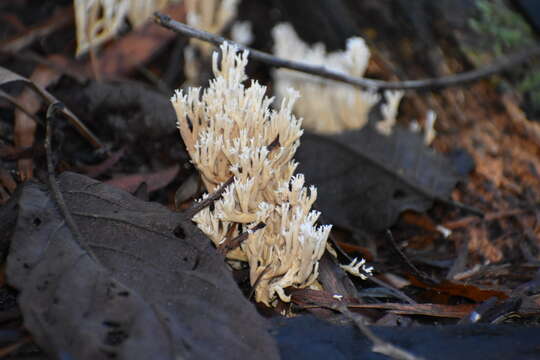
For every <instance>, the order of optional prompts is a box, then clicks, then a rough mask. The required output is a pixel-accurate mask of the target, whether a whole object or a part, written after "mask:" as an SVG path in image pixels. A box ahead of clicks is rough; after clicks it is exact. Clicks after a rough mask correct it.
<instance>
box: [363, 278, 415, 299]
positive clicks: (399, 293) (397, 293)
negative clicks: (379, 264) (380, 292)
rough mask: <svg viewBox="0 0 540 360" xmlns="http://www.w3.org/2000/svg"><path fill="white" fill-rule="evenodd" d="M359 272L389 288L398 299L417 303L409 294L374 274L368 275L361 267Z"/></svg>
mask: <svg viewBox="0 0 540 360" xmlns="http://www.w3.org/2000/svg"><path fill="white" fill-rule="evenodd" d="M360 272H362V274H363V275H364V276H365V277H367V278H368V279H369V280H371V281H373V282H374V283H375V284H377V285H379V286H382V287H384V288H386V289H388V290H390V291H391V292H392V293H393V294H394V295H395V296H396V297H397V298H398V299H401V300H403V301H405V302H408V303H409V304H413V305H414V304H418V303H417V302H416V301H414V300H413V299H411V298H410V297H409V296H407V295H406V294H405V293H404V292H403V291H401V290H399V289H396V288H395V287H393V286H392V285H390V284H387V283H385V282H384V281H382V280H379V279H377V278H376V277H375V276H373V275H370V274H368V273H365V272H363V271H362V269H360Z"/></svg>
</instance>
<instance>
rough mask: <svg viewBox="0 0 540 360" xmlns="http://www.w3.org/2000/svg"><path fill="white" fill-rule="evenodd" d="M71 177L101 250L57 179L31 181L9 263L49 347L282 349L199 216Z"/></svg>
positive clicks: (173, 353)
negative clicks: (57, 194)
mask: <svg viewBox="0 0 540 360" xmlns="http://www.w3.org/2000/svg"><path fill="white" fill-rule="evenodd" d="M60 187H61V189H62V193H63V195H64V197H65V199H66V202H67V204H68V207H69V209H70V211H71V212H72V214H73V215H74V217H75V220H76V222H77V224H78V226H79V228H80V230H81V233H82V235H83V238H84V239H85V241H86V243H87V244H88V245H89V246H90V247H91V249H92V250H93V252H94V253H95V254H96V257H97V259H98V261H94V260H93V259H92V257H91V256H89V254H88V253H86V252H85V251H84V250H83V249H82V248H81V247H80V246H79V245H78V244H77V242H76V241H75V240H74V236H73V234H72V233H71V231H70V230H69V228H68V227H67V226H66V223H65V220H64V219H63V217H62V216H61V215H60V213H59V211H58V210H57V208H56V205H55V202H54V201H53V200H52V199H51V197H50V196H49V194H48V192H47V189H46V187H44V186H42V185H38V184H27V185H25V187H24V189H23V191H22V193H21V196H20V198H19V204H18V205H19V213H18V219H17V224H16V228H15V232H14V235H13V237H12V242H11V249H10V254H9V256H8V263H7V277H8V281H9V283H10V284H11V285H12V286H14V287H15V288H17V289H18V290H19V291H20V296H19V304H20V307H21V310H22V313H23V316H24V323H25V326H26V327H27V329H28V330H29V331H30V332H31V333H32V335H33V336H34V338H35V340H36V342H37V343H38V344H39V345H40V346H42V347H43V348H44V349H45V350H47V352H48V353H49V354H51V355H53V356H55V357H56V358H73V359H105V358H112V357H114V358H119V359H180V358H182V359H194V358H196V359H218V358H219V359H238V358H257V359H275V358H278V353H277V350H276V346H275V343H274V341H273V339H272V338H271V337H270V335H269V334H268V333H267V331H266V324H265V322H264V321H263V319H261V318H260V316H259V315H258V314H257V313H256V311H255V309H254V307H253V306H252V305H251V304H250V303H249V302H248V301H247V300H246V299H245V298H244V297H243V296H242V294H241V292H240V290H239V289H238V288H237V286H236V284H235V282H234V281H233V279H232V277H231V274H230V273H229V270H228V269H227V268H226V266H225V264H224V262H223V258H222V257H220V256H219V255H218V254H217V253H216V251H215V250H214V249H213V248H212V245H211V244H210V241H209V240H208V239H207V238H205V237H204V235H203V234H202V233H201V232H199V231H198V229H197V228H196V227H195V226H194V225H193V224H192V223H191V221H190V220H189V219H186V218H185V217H184V216H183V215H182V214H179V213H173V212H171V211H169V210H168V209H166V208H164V207H163V206H161V205H159V204H154V203H148V202H143V201H140V200H138V199H136V198H134V197H133V196H131V195H130V194H128V193H126V192H123V191H121V190H117V189H115V188H112V187H110V186H108V185H104V184H102V183H100V182H97V181H94V180H91V179H89V178H87V177H84V176H82V175H76V174H73V173H64V174H63V175H61V176H60ZM178 225H180V227H179V228H177V230H176V231H175V228H176V227H177V226H178ZM175 234H176V235H175ZM66 356H67V357H66Z"/></svg>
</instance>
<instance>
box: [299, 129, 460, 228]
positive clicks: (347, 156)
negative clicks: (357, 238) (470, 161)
mask: <svg viewBox="0 0 540 360" xmlns="http://www.w3.org/2000/svg"><path fill="white" fill-rule="evenodd" d="M296 159H297V160H298V161H299V162H300V166H299V171H300V172H303V173H304V174H306V178H307V179H308V180H309V182H311V183H313V184H315V185H316V186H317V188H318V198H317V207H318V208H319V209H320V210H322V211H323V214H324V217H325V219H324V220H325V221H327V222H331V223H333V224H336V225H338V226H341V227H344V228H349V229H353V230H359V231H380V230H383V229H386V228H388V227H389V226H391V225H392V224H393V223H394V222H395V221H396V219H397V217H398V215H399V214H400V213H401V212H402V211H404V210H408V209H411V210H416V211H424V210H426V209H428V208H429V207H431V205H432V202H433V200H434V199H441V200H444V199H447V198H448V197H449V196H450V192H451V191H452V189H453V188H454V186H455V185H456V183H457V181H458V180H459V178H460V177H459V176H458V174H457V171H456V170H455V169H454V167H453V166H452V163H451V162H450V161H449V160H448V159H446V158H444V157H443V156H441V155H440V154H437V153H436V152H435V151H434V150H432V149H430V148H428V147H427V146H425V145H424V144H423V139H422V137H421V136H420V135H419V134H416V133H412V132H410V131H408V130H406V129H403V128H401V127H396V128H395V129H394V131H393V133H392V135H390V136H388V137H387V136H384V135H381V134H379V133H378V132H377V131H376V130H375V129H374V128H372V127H371V126H366V127H364V128H363V129H362V130H355V131H347V132H345V133H342V134H338V135H332V136H324V135H316V134H312V133H305V134H304V135H303V136H302V145H301V146H300V148H299V149H298V152H297V155H296Z"/></svg>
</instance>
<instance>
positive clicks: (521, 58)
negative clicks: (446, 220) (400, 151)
mask: <svg viewBox="0 0 540 360" xmlns="http://www.w3.org/2000/svg"><path fill="white" fill-rule="evenodd" d="M154 21H155V22H156V23H158V24H159V25H161V26H163V27H165V28H167V29H169V30H172V31H175V32H177V33H179V34H182V35H185V36H188V37H192V38H196V39H199V40H203V41H207V42H209V43H212V44H214V45H220V44H221V43H223V42H225V41H226V42H228V43H230V44H233V45H236V46H237V47H238V49H239V50H249V55H250V57H251V58H253V59H257V60H259V61H262V62H265V63H267V64H269V65H271V66H275V67H282V68H287V69H291V70H296V71H300V72H303V73H306V74H311V75H316V76H320V77H323V78H327V79H331V80H335V81H340V82H344V83H347V84H351V85H354V86H357V87H359V88H363V89H368V90H372V91H376V90H433V89H440V88H445V87H450V86H456V85H461V84H463V83H466V82H469V81H475V80H479V79H482V78H485V77H488V76H491V75H494V74H497V73H499V72H501V71H504V70H506V69H510V68H512V67H515V66H517V65H519V64H522V63H524V62H526V61H528V60H529V59H531V58H533V57H535V56H538V55H540V46H535V47H531V48H529V49H526V50H524V51H522V52H520V53H517V54H514V55H511V56H508V57H504V58H501V59H498V60H496V61H495V62H494V63H492V64H491V65H487V66H485V67H483V68H480V69H476V70H472V71H468V72H463V73H460V74H455V75H449V76H443V77H439V78H430V79H422V80H405V81H396V82H388V81H383V80H373V79H365V78H358V77H352V76H348V75H346V74H343V73H340V72H336V71H332V70H329V69H327V68H326V67H324V66H317V65H310V64H305V63H301V62H297V61H289V60H285V59H281V58H278V57H276V56H273V55H270V54H268V53H265V52H262V51H258V50H254V49H251V48H249V47H247V46H244V45H241V44H238V43H235V42H234V41H231V40H229V39H225V38H224V37H222V36H218V35H214V34H210V33H208V32H205V31H202V30H198V29H195V28H192V27H191V26H188V25H186V24H184V23H181V22H178V21H175V20H172V19H171V18H170V17H169V16H167V15H164V14H161V13H159V12H156V13H155V14H154Z"/></svg>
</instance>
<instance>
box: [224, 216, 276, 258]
mask: <svg viewBox="0 0 540 360" xmlns="http://www.w3.org/2000/svg"><path fill="white" fill-rule="evenodd" d="M265 226H266V224H265V223H263V222H260V223H258V224H257V225H255V226H254V227H253V228H251V229H249V230H248V231H245V232H243V233H241V234H240V235H238V236H236V237H234V238H232V239H227V240H225V242H224V243H222V244H220V245H219V246H218V252H219V253H221V254H223V255H227V253H228V252H229V251H232V250H234V249H236V248H237V247H239V246H240V245H241V244H242V243H243V242H244V241H246V240H247V238H248V237H249V234H250V233H252V232H254V231H257V230H259V229H262V228H263V227H265Z"/></svg>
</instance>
